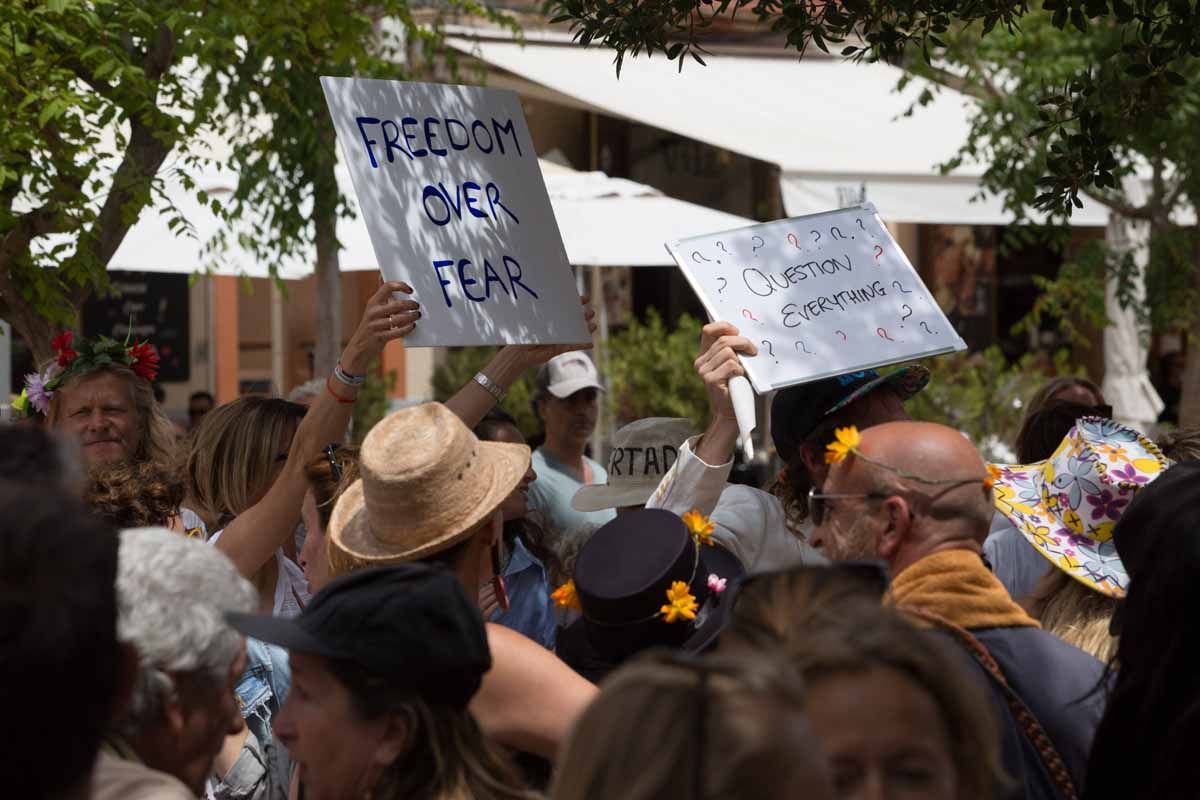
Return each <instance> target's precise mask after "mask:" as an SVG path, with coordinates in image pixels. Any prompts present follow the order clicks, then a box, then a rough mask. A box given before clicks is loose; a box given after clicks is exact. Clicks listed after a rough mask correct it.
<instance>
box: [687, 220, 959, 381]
mask: <svg viewBox="0 0 1200 800" xmlns="http://www.w3.org/2000/svg"><path fill="white" fill-rule="evenodd" d="M667 250H668V251H670V253H671V256H672V257H673V258H674V259H675V262H676V263H677V264H678V265H679V267H680V269H681V270H683V274H684V275H685V276H686V277H687V279H688V282H689V283H691V285H692V288H693V289H695V290H696V294H698V295H699V296H700V299H701V302H703V303H704V307H705V310H706V311H708V315H709V317H710V318H711V319H714V320H718V319H721V320H728V321H730V322H732V323H733V324H735V325H736V326H737V327H738V328H739V330H740V331H741V333H742V335H743V336H746V337H748V338H750V339H752V340H754V341H755V342H756V343H757V344H758V348H759V354H758V355H757V356H755V357H753V358H748V357H743V359H742V360H743V363H744V364H745V367H746V372H747V373H749V376H750V382H751V383H752V384H754V388H755V389H756V390H757V391H758V392H759V393H760V394H765V393H767V392H769V391H772V390H774V389H779V388H782V387H784V386H791V385H793V384H798V383H807V382H809V381H815V380H819V379H821V378H825V377H828V376H830V375H840V374H843V373H847V372H856V371H859V370H864V369H869V368H872V367H880V366H884V365H887V364H895V363H899V362H902V361H910V360H912V359H916V358H924V357H928V356H935V355H941V354H943V353H950V352H954V351H957V350H965V349H966V347H967V345H966V343H965V342H963V340H962V339H961V338H960V337H959V335H958V334H957V333H956V332H955V330H954V328H953V327H951V325H950V322H949V320H947V319H946V315H945V314H943V313H942V310H941V309H940V308H939V307H938V306H937V303H935V302H934V300H933V296H932V295H931V294H930V292H929V290H928V289H927V288H926V287H925V284H924V283H923V282H922V281H921V278H920V276H919V275H917V272H916V270H915V269H913V266H912V264H911V263H909V260H908V258H907V257H906V256H905V255H904V251H903V250H901V249H900V247H899V245H897V244H896V241H895V240H894V239H893V238H892V236H891V234H890V233H888V230H887V228H886V227H885V226H884V224H883V221H882V220H881V219H880V218H879V215H878V214H877V213H876V211H875V207H874V206H873V205H871V204H869V203H868V204H864V205H862V206H856V207H853V208H844V209H840V210H838V211H829V212H826V213H823V214H812V215H808V216H804V217H796V218H794V219H786V220H780V221H778V222H769V223H766V224H763V225H753V226H751V227H748V228H741V229H738V230H733V231H725V232H722V233H713V234H707V235H704V236H695V237H691V238H688V239H683V240H680V241H676V242H671V243H669V244H668V245H667Z"/></svg>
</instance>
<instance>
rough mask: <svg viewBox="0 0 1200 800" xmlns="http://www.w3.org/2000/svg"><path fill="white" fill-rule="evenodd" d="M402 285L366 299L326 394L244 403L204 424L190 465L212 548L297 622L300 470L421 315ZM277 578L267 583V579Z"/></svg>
mask: <svg viewBox="0 0 1200 800" xmlns="http://www.w3.org/2000/svg"><path fill="white" fill-rule="evenodd" d="M396 292H401V293H404V294H411V293H412V288H411V287H410V286H408V285H407V284H404V283H384V284H383V285H381V286H380V287H379V290H378V291H377V292H376V293H375V294H374V296H372V297H371V299H370V300H369V301H368V303H367V307H366V310H365V311H364V312H363V317H362V321H361V322H360V323H359V326H358V329H357V330H355V332H354V335H353V336H352V337H351V339H350V343H349V344H348V345H346V349H345V350H344V351H343V352H342V357H341V358H340V359H339V361H338V366H337V369H336V370H335V372H334V374H333V375H330V376H329V377H328V378H327V379H326V388H325V391H324V392H323V393H322V394H321V395H320V396H318V397H317V398H316V399H314V400H313V402H312V404H311V405H310V406H309V407H308V411H307V413H304V411H303V407H300V406H295V405H294V404H288V403H286V402H285V401H280V400H254V399H250V398H244V399H243V400H240V401H238V402H237V403H235V404H232V406H231V407H222V408H218V409H216V410H214V411H212V412H210V413H208V414H206V415H205V416H204V420H203V421H202V422H201V423H200V426H199V428H198V429H197V431H196V434H195V437H194V439H193V440H192V445H191V450H190V452H189V454H188V459H187V468H186V470H187V478H188V489H189V492H188V494H189V500H190V503H189V505H190V506H191V507H193V508H197V510H200V513H201V516H204V517H207V518H208V519H206V520H205V521H206V522H207V523H209V524H210V525H213V524H218V525H220V526H221V530H220V531H219V534H220V535H219V536H217V537H215V538H216V542H215V544H216V546H217V547H218V548H219V549H221V550H222V551H223V552H224V553H225V554H226V555H227V556H229V558H230V559H231V560H232V561H233V563H234V565H236V566H237V568H238V571H239V572H241V574H242V575H243V576H245V577H247V578H250V579H251V580H252V581H253V582H254V583H255V585H256V586H257V588H258V589H259V597H260V607H261V608H263V609H264V610H272V611H275V612H276V613H279V612H281V611H285V610H286V611H288V612H289V613H291V614H292V615H294V614H296V613H299V610H300V607H301V605H302V600H303V598H302V597H300V596H299V588H300V587H302V586H303V575H302V574H301V573H300V570H299V567H296V568H295V570H294V571H293V570H292V569H290V567H289V566H288V561H290V562H291V565H292V566H294V564H295V562H294V560H292V559H290V558H289V559H288V560H287V561H285V560H284V558H285V557H287V550H285V548H288V549H290V550H291V555H292V556H294V555H295V544H294V541H293V533H294V531H295V529H296V525H297V523H298V522H299V521H300V507H301V505H302V504H303V502H304V494H305V492H306V491H308V481H307V480H306V479H305V477H304V467H305V465H306V464H307V463H308V462H309V461H311V460H312V459H313V458H315V457H316V456H318V455H319V454H320V453H321V449H322V448H323V447H325V445H327V444H329V443H330V442H336V441H341V440H342V438H344V437H345V435H346V427H347V426H348V425H349V424H350V416H351V413H352V411H353V408H354V400H355V399H356V397H357V395H358V385H357V383H358V382H359V381H360V379H361V376H364V375H365V374H366V371H367V367H368V365H369V364H370V363H371V361H372V360H374V359H375V358H376V357H377V356H378V355H379V353H380V352H381V351H382V350H383V346H384V345H385V344H387V343H388V342H390V341H392V340H395V339H400V338H403V337H404V336H407V335H408V334H409V333H410V332H411V331H412V330H413V328H414V327H415V325H416V322H417V320H418V319H419V318H420V315H421V312H420V310H419V306H418V304H417V303H416V302H414V301H412V300H395V299H393V293H396ZM272 576H273V579H272Z"/></svg>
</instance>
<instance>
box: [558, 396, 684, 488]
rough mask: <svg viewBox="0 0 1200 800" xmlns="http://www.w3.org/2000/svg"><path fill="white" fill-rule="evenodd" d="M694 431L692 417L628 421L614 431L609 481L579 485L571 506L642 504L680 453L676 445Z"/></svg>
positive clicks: (680, 443)
mask: <svg viewBox="0 0 1200 800" xmlns="http://www.w3.org/2000/svg"><path fill="white" fill-rule="evenodd" d="M694 433H695V431H694V430H693V428H692V423H691V421H690V420H686V419H682V418H679V417H647V418H646V419H639V420H637V421H636V422H631V423H629V424H628V425H626V426H625V427H623V428H621V429H620V430H619V431H617V432H616V433H615V434H613V446H612V452H611V453H610V454H609V456H608V483H603V484H594V485H592V486H583V487H581V488H580V489H579V490H578V491H576V492H575V496H574V497H572V498H571V508H573V509H575V510H576V511H600V510H602V509H605V508H624V507H626V506H641V505H645V504H646V501H647V500H649V499H650V495H652V494H654V490H655V489H657V488H658V484H659V482H660V481H661V480H662V477H663V475H666V474H667V470H669V469H670V468H671V465H672V464H674V463H675V459H676V458H678V457H679V446H680V445H682V444H683V443H684V442H686V441H687V440H688V439H690V438H691V437H692V435H693V434H694Z"/></svg>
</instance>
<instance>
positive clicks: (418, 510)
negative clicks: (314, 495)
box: [329, 403, 530, 564]
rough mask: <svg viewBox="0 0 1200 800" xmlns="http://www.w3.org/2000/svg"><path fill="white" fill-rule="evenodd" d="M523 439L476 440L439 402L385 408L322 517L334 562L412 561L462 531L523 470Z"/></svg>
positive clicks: (526, 466) (484, 514) (469, 527)
mask: <svg viewBox="0 0 1200 800" xmlns="http://www.w3.org/2000/svg"><path fill="white" fill-rule="evenodd" d="M529 457H530V453H529V448H528V447H526V446H525V445H523V444H505V443H501V442H481V441H479V440H478V439H476V438H475V434H473V433H472V432H471V430H470V429H469V428H467V426H466V425H464V424H463V422H462V420H460V419H459V418H458V417H457V416H455V415H454V413H453V412H451V411H450V410H449V409H447V408H446V407H445V406H443V405H442V404H441V403H425V404H423V405H419V406H414V407H412V408H406V409H403V410H401V411H397V412H395V413H393V414H389V415H388V416H387V417H385V418H384V419H383V420H381V421H380V422H379V424H377V425H376V426H375V427H374V428H372V429H371V432H370V433H368V434H367V437H366V439H365V440H363V444H362V450H361V451H360V455H359V468H360V470H361V473H362V477H361V478H359V480H357V481H355V482H354V483H352V484H351V485H350V486H349V488H347V489H346V491H345V492H344V493H343V494H342V496H341V497H340V498H339V499H338V502H337V506H335V507H334V509H333V515H332V517H331V518H330V520H329V540H330V546H331V549H332V550H333V551H334V552H333V553H331V555H333V556H334V560H335V561H336V562H343V561H345V560H349V561H358V562H366V563H379V564H383V563H395V562H398V561H416V560H419V559H422V558H426V557H428V556H431V555H433V554H435V553H438V552H441V551H442V550H446V549H449V548H450V547H453V546H454V545H456V544H458V543H459V542H461V541H463V540H464V539H466V538H467V536H468V535H469V534H470V532H471V531H472V530H473V529H474V528H475V526H477V525H478V524H479V523H480V522H482V521H483V520H484V519H486V518H487V517H488V516H489V515H490V514H491V513H492V512H493V511H495V510H496V508H497V507H498V506H499V505H500V504H501V503H502V502H503V501H504V498H506V497H508V495H509V494H511V493H512V491H513V490H514V489H516V488H517V484H519V483H520V482H521V478H522V476H524V474H525V472H526V471H527V470H528V469H529Z"/></svg>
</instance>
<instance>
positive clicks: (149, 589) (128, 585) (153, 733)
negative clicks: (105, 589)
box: [92, 528, 257, 800]
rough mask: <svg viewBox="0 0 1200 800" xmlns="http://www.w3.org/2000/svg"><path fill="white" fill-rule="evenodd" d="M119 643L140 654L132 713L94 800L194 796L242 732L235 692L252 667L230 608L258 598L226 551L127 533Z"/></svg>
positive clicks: (119, 728) (105, 760) (111, 747)
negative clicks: (228, 615) (230, 620)
mask: <svg viewBox="0 0 1200 800" xmlns="http://www.w3.org/2000/svg"><path fill="white" fill-rule="evenodd" d="M117 602H118V619H117V635H118V638H119V639H120V640H121V641H122V642H124V643H126V644H129V645H131V646H133V647H134V648H135V649H136V650H137V652H138V656H139V661H138V673H137V678H136V680H135V683H134V688H133V696H132V698H131V702H130V704H129V708H128V710H127V712H126V713H125V714H124V715H123V716H122V717H121V718H120V719H119V720H118V722H117V723H116V725H115V726H114V729H113V731H112V734H111V735H110V736H109V737H108V739H107V741H106V747H105V751H104V752H102V754H101V757H100V761H99V762H98V764H97V767H96V773H95V776H94V781H93V795H92V796H93V800H117V798H122V799H124V798H130V797H136V798H155V800H159V799H160V798H161V799H163V800H175V799H176V798H179V800H184V798H189V800H194V798H195V797H196V796H197V795H199V794H200V793H201V792H202V791H203V790H204V784H205V781H206V780H207V779H208V777H209V775H210V773H211V772H212V767H213V760H214V758H216V755H217V753H218V752H219V751H220V750H221V747H222V745H223V744H224V742H225V737H226V736H227V735H230V734H232V733H237V732H239V731H240V730H241V729H242V722H241V715H240V713H239V710H238V704H237V697H236V695H235V694H234V687H235V685H236V683H237V680H238V678H239V676H240V675H241V673H242V670H243V669H244V668H245V662H246V644H245V640H244V639H243V638H242V635H241V634H239V633H238V632H237V631H235V630H233V629H232V628H231V627H229V625H228V624H227V623H226V622H225V618H224V614H225V612H227V611H241V612H248V611H250V610H252V609H253V608H255V606H256V605H257V594H256V592H255V591H254V588H253V587H252V586H251V585H250V583H249V582H248V581H246V580H245V579H244V578H242V577H241V575H239V574H238V572H237V569H236V568H235V567H234V566H233V564H232V562H230V561H229V559H228V558H226V557H225V555H224V554H222V553H221V552H220V551H219V550H217V549H216V548H214V547H209V546H208V545H206V544H204V543H203V542H200V541H197V540H194V539H189V538H186V537H184V536H180V535H179V534H177V533H172V532H171V531H168V530H165V529H162V528H141V529H135V530H127V531H124V532H122V534H121V544H120V551H119V554H118V562H117Z"/></svg>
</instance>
